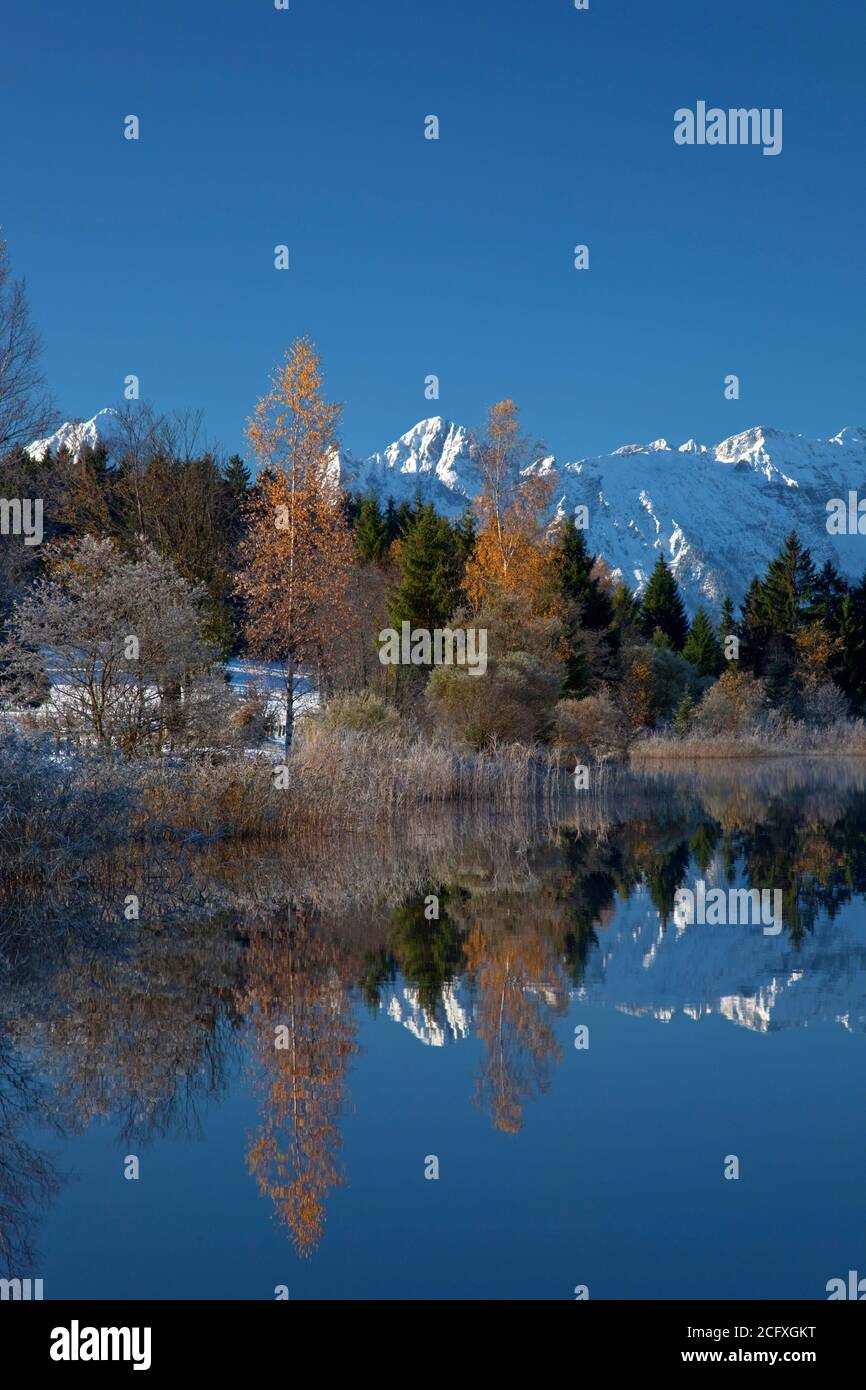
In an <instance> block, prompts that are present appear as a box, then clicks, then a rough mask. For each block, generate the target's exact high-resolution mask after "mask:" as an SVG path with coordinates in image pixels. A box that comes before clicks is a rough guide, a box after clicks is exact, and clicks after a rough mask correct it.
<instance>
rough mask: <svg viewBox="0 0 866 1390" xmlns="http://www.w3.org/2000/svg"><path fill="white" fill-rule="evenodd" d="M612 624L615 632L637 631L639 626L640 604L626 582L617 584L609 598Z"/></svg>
mask: <svg viewBox="0 0 866 1390" xmlns="http://www.w3.org/2000/svg"><path fill="white" fill-rule="evenodd" d="M611 608H612V610H613V625H614V627H615V628H616V630H617V632H620V633H625V632H629V631H634V632H637V631H639V629H640V626H641V611H640V604H639V603H638V601H637V599H636V598H635V597H634V594H633V593H632V591H631V589H630V588H629V587H628V585H627V584H617V586H616V588H615V589H614V591H613V597H612V598H611Z"/></svg>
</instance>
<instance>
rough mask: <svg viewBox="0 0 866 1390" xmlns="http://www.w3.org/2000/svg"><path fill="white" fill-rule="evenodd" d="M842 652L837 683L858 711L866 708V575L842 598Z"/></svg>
mask: <svg viewBox="0 0 866 1390" xmlns="http://www.w3.org/2000/svg"><path fill="white" fill-rule="evenodd" d="M839 637H840V639H841V641H842V650H841V653H840V655H839V659H838V662H837V668H836V672H835V675H836V680H837V681H838V684H839V685H840V686H841V688H842V690H844V692H845V694H846V695H847V696H848V699H849V700H850V702H851V704H852V706H853V707H854V709H855V710H862V709H863V708H864V706H866V574H864V576H863V578H862V579H861V581H860V583H859V584H856V585H854V586H853V587H852V588H851V589H850V590H849V591H848V593H847V594H846V595H845V597H844V598H843V599H842V603H841V605H840V612H839Z"/></svg>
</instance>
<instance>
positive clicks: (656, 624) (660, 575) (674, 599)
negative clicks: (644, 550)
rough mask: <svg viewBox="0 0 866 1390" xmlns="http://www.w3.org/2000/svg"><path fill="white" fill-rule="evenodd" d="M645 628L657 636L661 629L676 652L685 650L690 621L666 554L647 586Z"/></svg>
mask: <svg viewBox="0 0 866 1390" xmlns="http://www.w3.org/2000/svg"><path fill="white" fill-rule="evenodd" d="M641 627H642V628H643V632H644V635H645V636H646V637H653V635H654V634H655V630H656V628H658V629H659V630H660V631H661V633H662V634H663V636H664V637H666V638H667V639H668V642H669V643H670V645H671V647H672V648H673V650H674V651H675V652H681V651H682V649H683V647H684V646H685V643H686V638H687V637H688V635H689V621H688V618H687V617H686V610H685V608H684V606H683V601H682V598H681V597H680V591H679V588H678V587H677V581H676V579H675V578H674V576H673V573H672V572H671V569H670V567H669V565H668V563H667V561H666V560H665V557H664V555H659V558H658V560H657V561H656V565H655V569H654V570H653V572H652V574H651V575H650V578H649V583H648V584H647V586H646V591H645V593H644V596H643V603H642V604H641Z"/></svg>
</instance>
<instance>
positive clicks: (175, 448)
mask: <svg viewBox="0 0 866 1390" xmlns="http://www.w3.org/2000/svg"><path fill="white" fill-rule="evenodd" d="M16 294H17V291H16ZM13 300H14V303H13V301H12V300H10V289H9V282H8V267H7V287H6V291H5V304H6V309H5V317H6V318H7V319H8V318H9V314H10V312H11V309H10V305H11V306H12V308H14V309H15V311H16V312H17V313H19V314H20V311H21V301H20V299H19V298H17V297H15V296H13ZM3 304H4V291H3V285H2V277H0V310H2V306H3ZM25 310H26V306H25ZM3 317H4V314H3V312H0V339H2V321H3ZM18 330H19V337H20V331H21V323H20V322H19V324H18ZM32 385H33V383H32V381H31V388H32ZM3 389H4V384H3V379H2V377H0V392H2V390H3ZM22 391H23V400H25V399H29V397H28V392H27V390H25V389H24V388H23V387H22ZM31 394H32V391H31ZM23 400H22V401H21V402H19V407H20V408H19V414H22V413H23V415H24V422H23V423H19V426H18V428H17V431H16V429H14V428H12V426H11V424H10V421H11V420H12V419H13V417H14V411H13V410H11V408H10V409H8V410H3V409H0V421H4V420H5V422H6V428H5V439H6V444H7V447H6V448H5V452H4V454H3V456H2V458H0V497H5V498H40V499H42V501H43V509H44V523H43V529H44V535H43V540H42V543H41V544H39V545H28V544H26V543H24V540H23V538H22V537H20V536H19V537H15V536H11V535H4V536H3V538H2V543H0V624H2V645H0V699H2V702H3V703H4V704H5V706H6V707H7V709H13V710H15V711H16V712H17V713H18V715H19V716H23V717H25V718H26V719H30V721H31V722H36V723H40V722H41V723H42V724H43V725H46V726H47V727H49V728H51V729H52V730H53V731H54V732H55V733H56V732H58V731H60V732H63V733H65V734H67V735H80V736H82V738H83V739H84V740H85V741H90V742H94V741H95V742H96V743H97V744H100V745H103V746H107V747H111V748H120V749H122V750H123V751H125V752H127V753H137V752H149V753H154V752H164V751H166V750H168V751H182V750H185V749H199V748H205V747H208V746H213V744H214V742H215V741H217V742H219V741H228V742H233V743H236V744H238V745H241V746H250V745H251V744H253V745H254V744H255V743H256V742H259V741H261V739H262V738H263V737H264V736H265V734H266V733H267V732H268V727H269V725H268V721H269V720H270V721H271V724H272V722H273V712H272V708H271V707H269V705H268V702H267V700H266V699H265V698H264V696H263V694H262V692H256V691H255V690H252V689H251V690H250V691H249V692H248V694H247V698H245V699H242V700H240V701H239V700H238V699H237V697H236V695H234V694H232V693H230V692H229V691H228V690H227V688H226V686H225V679H224V671H223V668H222V665H221V663H222V662H224V661H225V659H226V658H227V657H229V656H231V655H244V656H249V657H253V658H258V659H260V660H262V661H266V662H270V663H277V664H278V665H279V667H280V668H281V669H282V670H283V672H284V674H285V683H286V692H287V699H286V708H285V715H284V717H283V719H282V720H281V728H282V731H283V733H284V737H285V744H286V748H287V749H288V748H289V747H290V746H291V744H292V740H293V734H294V712H295V705H296V701H295V698H294V696H295V691H296V687H297V684H298V681H299V679H303V680H304V681H305V682H309V683H310V684H312V685H313V686H314V687H315V688H316V690H317V691H318V693H319V695H320V697H321V700H322V703H323V705H324V708H325V715H324V716H322V715H321V714H320V716H319V718H320V724H321V721H322V719H323V718H324V719H325V722H326V724H328V725H329V726H330V727H346V728H349V729H354V730H357V731H360V732H369V733H375V732H376V731H385V732H389V733H391V734H394V733H402V734H405V735H406V736H407V737H409V736H410V734H412V733H413V732H414V733H419V732H420V733H421V734H422V735H424V736H425V737H433V736H435V737H442V738H445V739H447V740H449V741H450V742H451V743H452V744H453V745H455V746H460V747H463V748H466V749H470V750H476V751H477V750H484V749H490V748H491V747H500V746H502V745H503V744H509V743H519V744H522V745H552V746H554V747H556V748H559V749H562V750H564V751H566V752H567V753H568V754H569V755H570V756H571V755H573V756H578V755H582V754H583V753H588V754H589V755H590V756H592V755H595V756H599V755H602V756H604V755H611V756H620V755H622V754H623V753H624V752H626V751H627V750H628V748H629V747H630V746H631V745H632V744H633V743H634V742H635V740H638V739H640V738H641V737H642V736H643V735H645V734H646V733H648V732H652V731H659V730H663V731H665V732H667V733H669V734H671V735H672V736H675V737H680V738H689V739H692V740H693V739H695V738H702V737H706V738H713V737H719V736H725V735H734V736H736V735H741V734H744V733H749V734H754V733H756V732H758V733H760V732H763V733H765V734H767V735H768V736H772V737H778V736H780V734H784V733H785V731H786V730H789V729H792V728H801V729H802V728H813V729H826V728H828V727H836V728H837V727H839V726H840V725H841V724H843V723H845V722H846V721H850V720H852V719H856V718H859V716H861V715H862V714H863V711H864V706H866V575H864V578H863V579H861V580H860V581H859V582H858V583H853V584H852V583H850V582H849V581H848V580H847V579H846V578H845V577H844V576H843V575H842V574H841V573H840V572H839V570H838V569H837V568H836V567H835V566H834V565H833V564H832V563H831V562H827V563H826V564H824V565H823V567H822V568H820V569H819V568H817V567H816V565H815V563H814V562H813V560H812V557H811V555H810V552H809V548H808V546H807V545H806V544H805V543H804V541H803V539H802V538H801V537H798V536H797V535H796V534H793V533H792V534H791V535H789V536H788V537H787V538H785V539H784V540H783V541H782V542H781V544H780V549H779V553H778V555H777V557H776V559H774V560H773V561H772V563H771V564H770V565H769V567H768V569H767V572H766V573H765V574H763V575H759V576H755V577H754V578H753V580H752V583H751V585H750V587H749V589H748V592H747V594H746V598H745V601H744V603H743V604H742V606H741V608H740V609H739V610H738V611H735V609H734V605H733V604H732V602H731V601H730V599H726V600H725V602H724V604H723V605H722V608H721V612H720V614H711V613H710V612H708V611H707V610H706V609H705V608H700V609H699V610H698V611H697V613H696V614H695V615H694V617H693V618H692V619H691V620H689V618H688V616H687V614H686V610H685V607H684V604H683V601H682V597H681V594H680V592H679V590H678V586H677V582H676V578H675V575H674V573H673V571H672V569H671V567H670V566H669V565H668V563H667V561H666V559H665V557H664V554H663V553H662V552H659V554H658V556H657V559H656V562H655V567H654V569H653V570H652V573H651V575H650V576H649V579H648V581H647V583H646V586H645V588H644V592H643V595H642V597H641V598H640V599H638V598H636V597H634V595H633V594H632V592H631V590H630V588H629V587H628V586H627V585H626V584H625V583H623V582H622V580H621V579H618V578H617V577H615V576H614V575H613V574H612V573H611V571H610V569H609V567H608V566H607V564H606V563H605V560H604V558H603V557H602V556H601V555H598V554H596V553H594V551H593V548H592V542H591V537H592V516H591V514H589V515H586V516H584V515H581V514H580V513H582V512H583V511H584V510H585V509H578V511H577V513H575V515H574V516H565V517H556V518H554V519H553V520H552V519H551V511H552V504H553V499H554V496H555V489H556V474H555V472H554V471H553V469H552V468H551V466H550V464H549V462H545V463H542V462H539V460H541V459H543V457H544V450H543V449H542V447H541V446H540V445H539V444H538V443H537V442H536V441H534V440H532V439H531V438H530V437H529V436H528V435H527V434H526V433H525V432H524V430H523V428H522V426H521V420H520V412H519V409H518V407H517V405H516V404H515V403H514V402H513V401H511V400H503V401H500V402H498V403H496V404H495V405H494V406H493V407H492V408H491V409H490V410H489V412H488V416H487V420H486V423H485V425H484V427H483V428H482V429H481V430H479V431H478V433H477V435H476V436H475V437H474V439H473V442H472V446H471V447H472V453H473V458H474V462H475V464H476V467H477V471H478V476H479V478H480V480H481V487H480V493H479V495H478V497H477V498H476V499H475V500H474V502H473V503H472V504H470V505H467V508H466V510H465V511H464V513H463V515H462V516H460V517H459V518H458V519H456V520H454V519H449V518H448V517H446V516H443V515H441V514H440V513H439V512H437V510H436V509H435V507H434V506H433V505H432V504H431V503H430V502H428V501H424V500H423V499H422V498H421V497H420V496H419V497H417V498H416V500H414V501H412V502H407V501H403V502H401V503H400V504H399V505H398V504H396V503H395V502H394V500H393V499H391V498H388V497H387V496H386V497H377V496H374V495H372V494H366V495H358V494H356V493H353V492H351V490H348V489H347V487H346V484H345V479H343V478H341V477H340V473H339V467H338V460H339V445H340V418H341V409H342V408H341V407H340V406H339V405H338V404H337V403H335V402H332V401H330V400H329V399H328V397H327V394H326V392H325V386H324V380H323V371H322V364H321V362H320V359H319V356H318V353H317V351H316V349H315V347H314V345H313V344H312V343H311V342H310V341H309V340H308V339H306V338H303V339H299V340H297V341H296V342H295V343H294V344H292V346H291V347H290V349H289V350H288V351H287V353H286V354H285V357H284V359H283V360H282V361H281V362H280V363H279V364H278V366H277V367H276V369H275V371H274V373H273V375H272V377H271V380H270V382H269V384H268V388H267V390H266V391H265V393H264V394H263V395H262V397H261V398H260V399H259V400H258V402H257V403H256V404H255V407H254V409H253V411H252V413H251V415H250V418H249V420H248V423H247V431H246V433H247V440H248V444H249V451H248V459H247V460H245V459H243V458H241V457H240V456H238V455H234V456H232V457H231V458H228V459H224V458H222V457H221V456H220V454H219V453H218V451H216V450H212V449H209V448H207V447H204V446H202V445H200V443H199V441H200V438H201V423H202V422H201V418H200V416H198V415H195V414H191V413H187V414H176V415H174V416H172V417H165V416H160V415H159V414H158V413H157V412H155V411H154V410H153V409H152V408H150V407H148V406H147V405H143V404H139V403H129V404H128V405H126V406H125V407H123V408H122V409H121V410H119V411H118V412H117V414H116V416H115V420H114V426H113V438H112V440H111V445H110V448H109V449H107V448H106V447H105V446H103V445H97V446H96V447H95V448H86V449H84V450H83V451H82V452H81V453H80V455H79V456H78V457H76V458H73V457H70V456H69V455H67V454H65V453H64V452H63V451H62V450H61V451H60V453H59V454H58V456H57V457H52V456H51V455H50V454H47V453H46V454H45V456H44V457H42V458H40V459H36V458H34V457H32V456H31V455H30V453H29V452H28V450H27V448H26V447H25V437H26V431H27V430H29V429H32V428H33V426H34V423H35V421H34V418H33V415H32V412H30V413H28V412H27V411H26V410H24V404H23ZM30 437H31V438H32V435H30ZM579 523H581V524H579ZM404 623H408V624H409V625H410V627H411V628H412V629H414V630H418V629H421V630H425V631H432V630H436V629H443V628H450V629H467V628H474V629H481V630H483V631H484V632H486V634H487V652H488V656H487V668H486V671H485V673H484V675H483V677H482V678H479V676H478V673H477V672H472V671H470V670H468V669H467V667H466V666H465V665H464V666H461V665H458V664H452V665H438V666H431V665H429V664H428V665H424V664H413V665H410V666H399V665H397V666H391V665H383V663H382V661H381V660H380V634H381V633H382V631H383V630H384V629H386V628H396V629H399V628H400V627H401V625H402V624H404ZM58 692H60V693H59V694H58ZM28 711H29V713H28ZM271 731H272V728H271Z"/></svg>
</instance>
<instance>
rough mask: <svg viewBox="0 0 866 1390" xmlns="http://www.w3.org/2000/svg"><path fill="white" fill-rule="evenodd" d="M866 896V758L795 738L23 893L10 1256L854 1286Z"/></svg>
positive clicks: (353, 1292)
mask: <svg viewBox="0 0 866 1390" xmlns="http://www.w3.org/2000/svg"><path fill="white" fill-rule="evenodd" d="M699 884H700V885H703V889H702V891H703V892H704V893H705V894H707V895H708V894H710V892H711V891H712V889H714V888H715V889H721V890H723V891H722V893H721V894H720V895H719V896H718V899H717V900H718V901H719V902H723V908H722V918H723V920H721V921H719V920H713V919H712V915H711V914H709V913H707V914H706V916H707V920H695V921H690V920H688V918H689V914H688V912H687V911H684V909H683V906H682V898H681V897H678V896H677V894H678V890H681V889H682V888H684V887H685V888H690V889H691V890H692V891H693V892H697V889H698V885H699ZM738 888H746V889H757V890H759V891H760V890H770V891H771V892H774V893H775V892H777V893H778V894H779V896H778V899H776V901H777V902H778V903H779V904H780V917H779V921H778V923H777V924H776V925H772V924H769V925H768V922H769V919H768V921H764V920H762V919H761V918H760V916H758V917H757V918H756V919H755V920H754V921H749V920H745V921H744V920H742V913H741V920H739V921H734V920H730V919H731V918H732V917H733V916H735V915H736V912H735V910H734V909H733V907H732V906H731V905H732V904H735V903H736V904H739V905H740V907H742V904H743V903H744V902H745V901H747V899H745V897H737V896H735V894H734V892H733V891H732V890H736V889H738ZM864 894H866V769H863V768H859V767H857V766H855V767H854V768H848V769H846V768H845V767H844V766H842V765H840V764H839V763H836V762H831V761H830V760H823V761H822V762H818V763H817V764H816V765H815V766H812V767H810V766H808V765H802V764H796V765H795V763H794V761H793V760H786V761H784V762H782V761H780V762H779V763H776V764H762V765H760V766H757V767H748V766H743V765H733V766H725V767H722V768H713V767H709V768H707V767H706V766H705V767H704V769H703V770H702V771H701V772H700V773H698V772H696V771H695V770H694V769H687V770H684V771H682V772H680V773H665V774H657V775H655V776H651V777H646V778H644V779H640V778H637V777H634V778H630V779H628V780H627V781H624V782H623V783H622V784H621V785H620V784H612V785H611V787H610V788H609V789H608V790H607V791H606V792H605V793H604V794H603V795H596V796H594V797H592V798H591V799H589V798H588V799H587V800H586V801H581V800H579V799H578V798H577V797H574V798H572V800H571V802H569V803H568V804H565V805H563V806H562V807H561V808H560V811H559V814H558V815H556V816H553V815H551V814H549V813H546V814H544V815H542V814H540V813H539V814H533V815H530V814H528V813H527V814H526V815H525V816H520V817H514V818H499V819H496V820H493V819H491V820H487V821H485V820H484V818H483V817H480V816H473V817H468V816H455V817H453V818H451V819H448V820H447V821H443V820H442V819H441V818H437V819H436V820H434V821H425V820H423V819H421V818H414V819H410V820H407V822H406V823H405V824H402V825H400V826H399V827H397V829H395V831H394V833H393V834H389V833H387V832H386V831H385V830H384V829H382V828H381V827H374V826H359V827H356V828H354V829H352V830H350V831H344V832H342V833H340V834H339V835H337V834H335V835H334V837H333V840H332V841H331V842H330V843H328V844H322V843H310V844H306V843H299V844H295V845H292V846H290V847H288V848H286V849H283V848H280V849H279V850H277V849H275V848H273V847H268V848H264V849H251V848H249V847H243V848H238V847H232V846H229V845H224V846H218V847H209V848H208V847H206V848H201V849H198V850H195V851H193V850H191V849H186V850H184V851H179V850H178V849H177V848H176V847H175V848H173V849H171V848H167V849H166V851H165V854H164V855H162V854H157V855H152V854H149V855H148V856H147V857H142V856H140V855H139V854H138V853H137V852H136V853H132V852H129V853H126V854H124V855H123V856H121V857H120V859H117V860H113V861H112V862H111V863H107V864H103V865H101V866H100V868H99V871H98V873H92V874H90V875H89V876H87V877H85V878H84V879H83V880H81V881H78V882H73V883H67V884H66V885H65V886H64V888H63V890H62V891H60V892H58V893H55V894H54V895H53V896H52V895H46V896H45V897H44V898H42V899H40V900H39V901H32V900H31V901H27V902H20V901H19V902H15V901H4V902H3V903H2V923H3V925H2V933H0V1265H2V1266H3V1267H2V1269H0V1273H2V1274H4V1275H8V1277H20V1278H26V1277H30V1278H41V1279H42V1280H43V1281H44V1294H45V1297H46V1298H47V1299H51V1298H73V1297H74V1298H93V1299H99V1298H173V1299H183V1298H243V1299H273V1298H274V1297H275V1296H276V1294H275V1291H276V1290H277V1289H278V1287H279V1286H285V1289H286V1290H287V1291H288V1296H289V1297H290V1298H292V1299H304V1298H328V1299H330V1298H422V1299H423V1298H430V1299H434V1298H449V1297H451V1298H544V1299H572V1298H574V1297H575V1289H576V1287H577V1286H586V1288H587V1289H588V1292H589V1296H590V1298H593V1299H596V1298H616V1299H629V1298H635V1299H637V1298H640V1299H646V1298H665V1299H675V1298H738V1299H739V1298H746V1299H748V1298H773V1297H775V1298H807V1299H822V1298H826V1296H827V1295H826V1284H827V1282H828V1280H829V1279H831V1278H834V1277H837V1276H841V1277H845V1276H847V1271H848V1270H849V1269H860V1270H861V1271H862V1272H863V1273H866V1198H864V1193H863V1174H864V1171H866V1119H864V1116H866V904H864ZM131 895H135V898H137V899H138V911H139V917H138V920H135V918H134V916H132V917H130V916H128V914H130V913H134V911H135V908H134V906H131V905H130V904H131V903H132V902H133V899H132V896H131ZM748 901H751V900H748ZM724 904H727V905H728V907H727V909H726V908H725V907H724ZM725 911H727V918H725V915H724V914H725ZM437 913H438V916H437ZM718 915H719V914H718V913H717V914H716V916H717V917H718ZM737 1167H738V1174H739V1175H738V1176H736V1177H735V1176H726V1173H727V1174H731V1173H732V1172H733V1171H734V1170H735V1169H737ZM136 1171H137V1176H135V1173H136Z"/></svg>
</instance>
